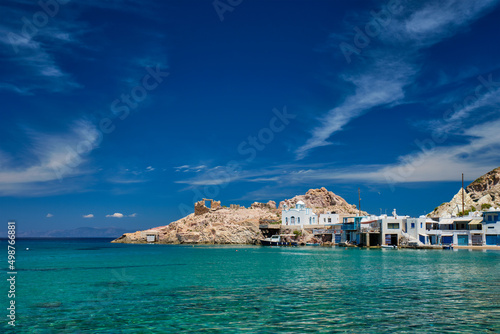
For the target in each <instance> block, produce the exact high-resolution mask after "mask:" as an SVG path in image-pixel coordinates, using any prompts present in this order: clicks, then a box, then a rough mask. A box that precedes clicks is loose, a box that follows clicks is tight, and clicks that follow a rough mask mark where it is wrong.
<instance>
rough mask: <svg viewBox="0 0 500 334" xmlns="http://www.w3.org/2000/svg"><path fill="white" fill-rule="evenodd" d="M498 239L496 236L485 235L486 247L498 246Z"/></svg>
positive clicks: (499, 239)
mask: <svg viewBox="0 0 500 334" xmlns="http://www.w3.org/2000/svg"><path fill="white" fill-rule="evenodd" d="M499 241H500V238H499V237H498V236H496V235H486V244H487V245H498V244H499Z"/></svg>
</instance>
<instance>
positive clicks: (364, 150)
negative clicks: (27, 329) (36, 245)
mask: <svg viewBox="0 0 500 334" xmlns="http://www.w3.org/2000/svg"><path fill="white" fill-rule="evenodd" d="M41 4H42V5H41ZM41 4H40V3H38V2H37V1H27V0H24V1H21V0H20V1H7V2H2V4H1V5H0V7H1V8H0V9H1V11H0V12H1V13H2V20H1V22H0V45H1V48H0V66H1V67H0V71H1V76H0V98H1V101H2V107H1V108H2V111H1V114H0V115H1V116H0V117H1V120H2V122H0V130H1V131H0V166H1V168H0V196H1V198H0V218H1V219H2V220H4V221H6V220H8V219H15V220H17V221H18V225H19V228H22V229H25V230H52V229H70V228H75V227H79V226H90V227H105V226H106V227H107V226H116V227H122V228H126V229H131V230H136V229H145V228H148V227H153V226H159V225H166V224H168V223H169V222H171V221H173V220H176V219H179V218H181V217H182V216H184V215H185V214H187V213H189V212H190V211H192V205H193V203H194V201H197V200H199V199H200V198H202V197H207V198H216V199H219V200H221V201H222V204H224V205H229V204H231V203H237V204H242V205H249V204H251V203H252V202H253V201H268V200H275V201H277V202H278V201H280V200H283V199H285V198H290V197H292V196H294V195H296V194H303V193H305V192H306V191H307V190H308V189H310V188H317V187H322V186H324V187H326V188H327V189H329V190H331V191H333V192H335V193H336V194H338V195H340V196H342V197H344V198H345V199H346V200H347V201H349V202H351V203H357V189H358V187H359V188H361V192H362V209H364V210H368V211H369V212H371V213H375V214H378V213H380V212H381V211H382V212H385V211H386V210H387V212H391V211H392V209H393V208H396V209H397V210H398V213H402V214H410V215H414V216H416V215H420V214H423V213H426V212H429V211H432V210H433V209H434V207H435V206H437V205H439V204H440V203H442V202H444V201H448V200H449V199H451V197H452V196H453V195H454V194H455V193H456V192H457V191H458V189H459V187H460V178H461V173H464V174H465V178H466V180H467V181H468V182H470V181H472V180H474V179H475V178H477V177H479V176H480V175H482V174H484V173H486V172H488V171H489V170H491V169H493V168H495V167H498V166H500V154H499V149H500V131H498V129H500V113H499V106H500V43H499V42H500V41H499V37H498V31H499V28H500V6H499V1H488V0H484V1H438V2H435V1H427V2H426V1H349V2H333V1H314V2H310V1H308V2H306V1H286V2H285V1H245V0H243V1H240V0H231V1H228V0H220V1H215V2H212V1H189V2H187V1H133V0H130V1H123V2H120V1H93V0H91V1H77V0H74V1H59V2H56V0H48V1H42V2H41Z"/></svg>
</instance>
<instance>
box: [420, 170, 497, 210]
mask: <svg viewBox="0 0 500 334" xmlns="http://www.w3.org/2000/svg"><path fill="white" fill-rule="evenodd" d="M463 197H464V204H465V205H464V211H465V213H466V214H467V213H468V212H474V211H480V210H485V209H488V208H490V207H496V206H500V167H498V168H496V169H494V170H492V171H491V172H488V173H486V174H484V175H483V176H481V177H480V178H478V179H477V180H475V181H474V182H472V183H471V184H469V185H468V186H467V187H466V188H465V191H464V196H463ZM461 212H462V188H460V190H459V191H458V193H457V194H456V195H455V196H453V198H452V199H451V201H449V202H445V203H443V204H441V205H440V206H438V207H436V208H435V209H434V211H432V212H431V213H429V214H428V216H432V217H449V216H457V215H459V214H460V213H461Z"/></svg>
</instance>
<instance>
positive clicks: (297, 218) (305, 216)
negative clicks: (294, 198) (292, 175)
mask: <svg viewBox="0 0 500 334" xmlns="http://www.w3.org/2000/svg"><path fill="white" fill-rule="evenodd" d="M313 224H318V216H317V215H316V214H315V213H314V212H312V210H311V209H310V208H306V204H305V203H304V202H302V201H298V202H297V204H295V208H290V209H289V208H287V206H286V205H285V206H283V211H281V225H285V226H286V225H291V226H297V225H301V226H304V225H313Z"/></svg>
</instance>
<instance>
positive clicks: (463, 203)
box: [462, 173, 465, 216]
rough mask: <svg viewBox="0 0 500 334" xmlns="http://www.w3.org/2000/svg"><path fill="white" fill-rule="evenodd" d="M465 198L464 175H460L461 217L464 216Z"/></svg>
mask: <svg viewBox="0 0 500 334" xmlns="http://www.w3.org/2000/svg"><path fill="white" fill-rule="evenodd" d="M464 207H465V197H464V173H462V216H464V215H465V209H464Z"/></svg>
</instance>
